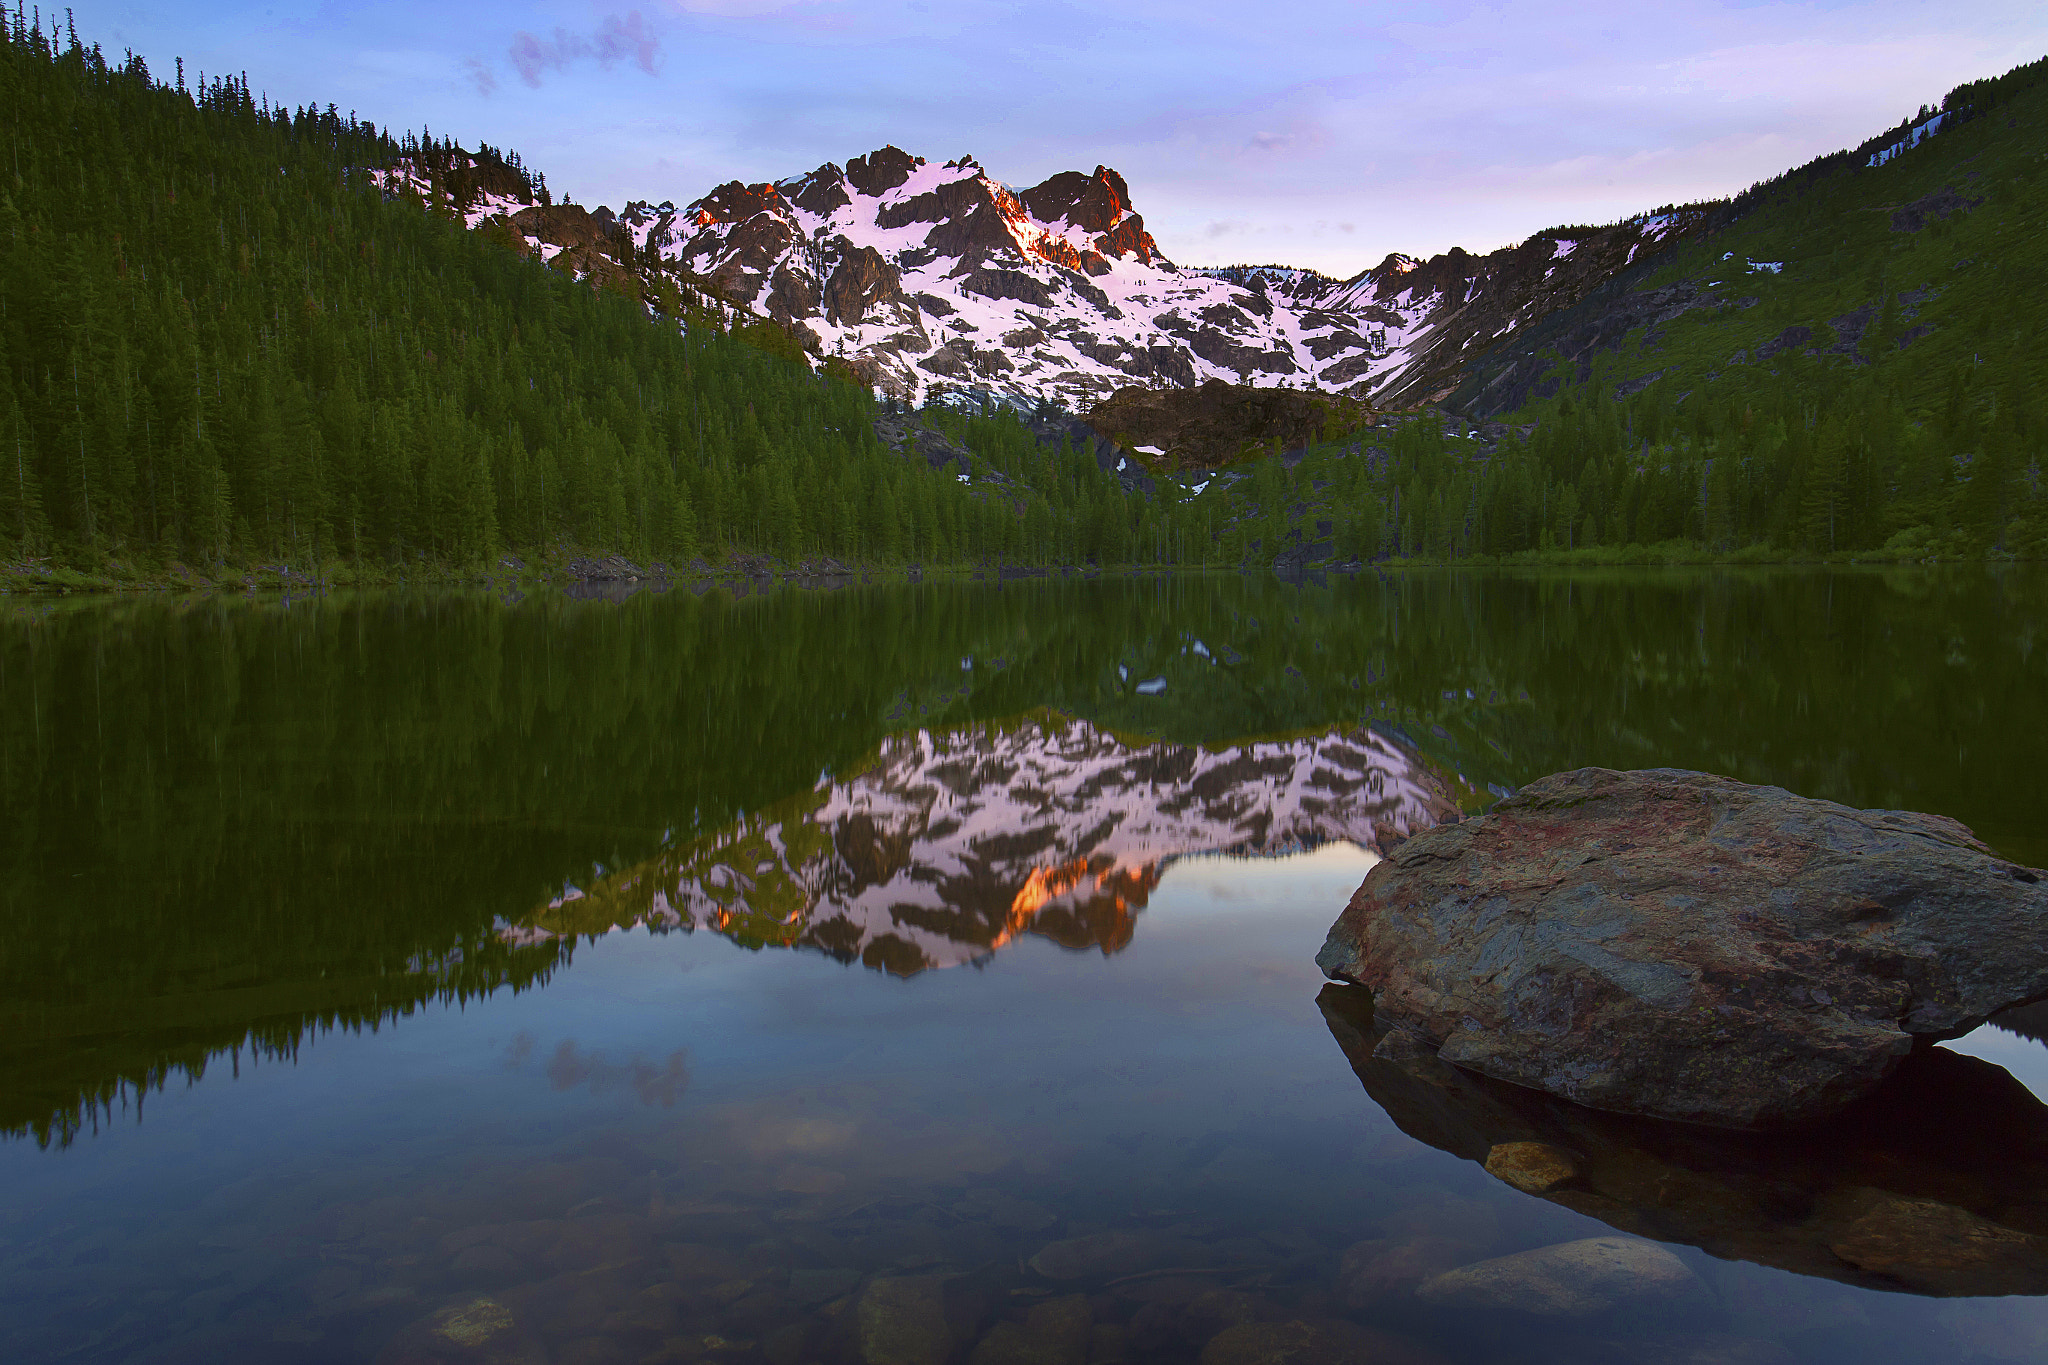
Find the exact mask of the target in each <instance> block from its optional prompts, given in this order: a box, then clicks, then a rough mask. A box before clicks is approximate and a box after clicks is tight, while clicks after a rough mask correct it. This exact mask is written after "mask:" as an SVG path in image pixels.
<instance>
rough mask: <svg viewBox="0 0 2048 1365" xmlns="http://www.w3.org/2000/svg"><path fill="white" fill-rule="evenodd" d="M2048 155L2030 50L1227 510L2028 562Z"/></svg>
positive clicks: (1345, 537) (2036, 540)
mask: <svg viewBox="0 0 2048 1365" xmlns="http://www.w3.org/2000/svg"><path fill="white" fill-rule="evenodd" d="M2044 146H2048V61H2042V62H2035V63H2033V64H2031V65H2028V66H2024V67H2021V68H2018V69H2017V70H2015V71H2013V72H2010V73H2008V74H2007V75H2005V76H2003V77H2000V78H1997V79H1995V80H1986V81H1977V82H1972V83H1971V84H1968V85H1964V86H1961V87H1958V88H1957V89H1956V90H1954V91H1952V92H1950V94H1949V95H1948V97H1947V98H1946V99H1945V100H1944V101H1943V103H1942V107H1941V108H1940V109H1939V110H1936V109H1922V110H1921V111H1920V112H1919V114H1918V115H1917V116H1916V117H1914V118H1912V119H1909V120H1907V121H1906V122H1905V123H1903V124H1901V125H1900V126H1899V127H1898V128H1895V129H1893V130H1891V131H1890V132H1888V133H1886V134H1883V135H1881V136H1879V137H1876V138H1873V139H1871V140H1870V141H1869V142H1867V143H1865V144H1864V145H1863V146H1861V147H1858V148H1855V149H1852V150H1850V151H1845V152H1839V153H1836V154H1833V155H1831V156H1827V157H1822V158H1820V159H1818V160H1816V161H1815V162H1813V163H1811V164H1810V165H1808V166H1805V167H1801V168H1800V169H1798V170H1795V171H1792V172H1788V173H1787V174H1785V175H1783V176H1781V177H1778V178H1777V179H1776V180H1773V181H1770V182H1767V183H1765V184H1762V185H1758V186H1756V187H1754V188H1753V189H1751V190H1750V191H1748V192H1746V193H1745V194H1743V195H1740V196H1738V197H1737V198H1736V199H1735V200H1734V201H1732V202H1731V203H1730V205H1729V206H1728V208H1727V210H1726V213H1725V220H1726V221H1725V222H1724V224H1723V225H1722V226H1721V227H1719V228H1718V229H1717V230H1716V231H1714V232H1712V233H1709V234H1707V235H1705V236H1701V237H1698V238H1694V239H1692V240H1690V241H1687V242H1685V243H1682V244H1680V245H1678V246H1676V247H1674V248H1672V249H1670V250H1668V251H1666V252H1664V253H1662V254H1660V255H1659V256H1656V257H1654V258H1651V259H1649V260H1647V261H1645V262H1642V263H1639V264H1638V265H1637V266H1636V267H1635V268H1634V269H1633V270H1632V271H1631V272H1629V273H1628V274H1626V275H1623V276H1621V277H1618V278H1617V279H1615V280H1614V281H1612V282H1611V283H1610V284H1608V285H1607V286H1605V287H1603V288H1602V289H1600V290H1598V291H1596V292H1595V293H1594V294H1593V295H1592V296H1591V297H1589V298H1587V299H1586V300H1585V301H1584V302H1582V303H1581V304H1579V305H1578V306H1576V307H1574V308H1571V309H1568V310H1563V311H1561V312H1559V313H1557V314H1554V315H1552V316H1551V317H1550V318H1549V319H1547V320H1545V321H1544V322H1543V323H1541V324H1539V325H1538V326H1537V327H1535V328H1532V329H1530V333H1529V335H1528V336H1527V337H1526V338H1525V339H1524V340H1522V341H1521V342H1520V343H1519V344H1518V345H1517V346H1516V347H1515V348H1513V349H1502V350H1499V351H1496V352H1495V353H1494V354H1493V355H1491V356H1489V357H1487V358H1485V359H1484V360H1482V361H1481V362H1480V363H1479V364H1478V365H1477V366H1476V367H1475V368H1474V370H1473V372H1472V374H1471V377H1470V378H1469V379H1468V381H1467V383H1466V385H1465V387H1464V388H1463V389H1462V390H1461V391H1460V392H1459V393H1458V394H1456V395H1453V397H1452V398H1451V399H1450V400H1449V402H1448V404H1447V407H1449V408H1450V409H1451V410H1452V411H1453V412H1454V413H1455V414H1458V415H1456V416H1451V417H1449V418H1448V419H1445V420H1439V419H1438V418H1434V417H1432V418H1427V419H1425V420H1422V421H1415V422H1408V423H1405V424H1403V425H1401V426H1400V428H1399V430H1398V432H1397V433H1396V434H1394V435H1393V436H1392V437H1391V438H1390V439H1382V440H1379V441H1377V442H1374V441H1371V440H1368V441H1366V442H1362V443H1359V444H1358V445H1357V446H1355V447H1346V448H1331V449H1324V450H1319V451H1313V452H1310V455H1309V458H1308V459H1306V460H1304V461H1302V462H1301V463H1300V464H1298V465H1295V466H1293V467H1292V468H1286V467H1283V466H1279V465H1277V464H1276V465H1275V466H1274V467H1271V468H1263V469H1260V470H1258V471H1257V474H1256V477H1255V478H1254V479H1253V480H1252V481H1251V482H1250V483H1248V484H1245V485H1241V486H1240V489H1239V493H1240V499H1239V501H1240V510H1241V512H1242V513H1243V514H1245V515H1246V517H1247V521H1248V523H1249V524H1256V525H1260V526H1263V527H1264V528H1265V529H1266V530H1268V531H1269V532H1273V533H1278V534H1283V535H1287V536H1290V537H1291V538H1292V539H1294V540H1297V541H1301V542H1309V543H1311V544H1310V545H1309V547H1308V548H1307V549H1306V550H1304V551H1303V555H1304V557H1305V558H1316V557H1321V556H1323V555H1335V556H1337V557H1340V558H1345V557H1351V556H1357V557H1360V558H1364V559H1373V558H1380V557H1387V556H1420V557H1425V558H1432V559H1444V558H1450V559H1463V558H1468V557H1475V556H1494V555H1511V554H1519V553H1531V552H1535V553H1550V554H1564V553H1567V552H1570V553H1572V554H1574V555H1576V556H1577V557H1578V558H1582V559H1593V560H1600V559H1608V558H1637V559H1640V558H1644V557H1665V558H1698V557H1703V556H1708V555H1714V556H1721V555H1736V556H1740V557H1748V558H1756V559H1778V558H1784V557H1787V556H1808V555H1815V556H1828V555H1833V556H1882V557H1885V558H1891V559H1905V558H1926V557H1930V556H1935V557H1944V558H1948V557H1982V556H1987V555H1988V556H1992V557H1999V556H2021V557H2031V558H2038V557H2044V556H2048V497H2044V493H2048V490H2044V488H2043V486H2042V458H2043V454H2044V446H2048V330H2044V329H2048V312H2044V310H2043V308H2042V302H2043V300H2044V299H2048V175H2044V171H2048V166H2044V158H2043V156H2042V151H2041V149H2042V148H2043V147H2044ZM1354 451H1356V452H1358V453H1360V454H1363V455H1364V458H1363V459H1358V458H1344V457H1348V456H1351V455H1352V454H1353V452H1354Z"/></svg>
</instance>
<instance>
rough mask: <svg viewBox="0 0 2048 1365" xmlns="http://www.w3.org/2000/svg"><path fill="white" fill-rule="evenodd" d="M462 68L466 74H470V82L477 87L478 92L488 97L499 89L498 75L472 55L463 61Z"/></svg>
mask: <svg viewBox="0 0 2048 1365" xmlns="http://www.w3.org/2000/svg"><path fill="white" fill-rule="evenodd" d="M462 69H463V72H464V74H465V75H467V76H468V78H469V83H470V85H471V86H472V87H474V88H475V90H476V92H477V94H479V95H482V96H484V97H485V98H486V99H488V98H489V97H490V96H491V95H492V94H494V93H495V92H496V91H497V89H498V75H497V73H496V72H494V71H492V70H491V68H490V67H489V66H487V65H485V64H484V63H483V62H480V61H478V60H477V59H476V58H474V57H471V58H469V59H468V60H467V61H465V62H463V64H462Z"/></svg>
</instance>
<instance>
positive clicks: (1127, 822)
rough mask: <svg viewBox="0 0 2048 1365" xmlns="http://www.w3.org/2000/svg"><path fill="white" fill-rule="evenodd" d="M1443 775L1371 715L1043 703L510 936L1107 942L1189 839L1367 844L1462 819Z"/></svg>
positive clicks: (944, 956)
mask: <svg viewBox="0 0 2048 1365" xmlns="http://www.w3.org/2000/svg"><path fill="white" fill-rule="evenodd" d="M1457 813H1458V805H1457V802H1456V800H1455V796H1454V791H1453V781H1452V779H1449V778H1447V777H1444V776H1441V775H1439V774H1437V773H1436V772H1434V771H1432V770H1431V769H1429V768H1427V767H1426V766H1424V765H1423V764H1421V763H1420V762H1419V761H1418V760H1417V759H1416V758H1415V757H1414V756H1413V755H1411V754H1409V753H1408V752H1406V751H1405V750H1404V749H1402V748H1400V747H1399V746H1398V745H1396V744H1395V743H1394V742H1392V741H1391V740H1389V739H1388V738H1386V737H1385V736H1383V735H1380V734H1378V733H1375V732H1374V731H1372V730H1369V729H1362V728H1360V729H1351V728H1344V729H1336V730H1331V731H1329V732H1327V733H1324V734H1319V735H1311V736H1307V737H1302V738H1296V739H1290V740H1278V741H1269V742H1263V743H1246V744H1237V745H1230V746H1226V747H1220V748H1204V747H1200V746H1197V745H1192V744H1148V743H1133V742H1129V741H1126V740H1124V739H1122V738H1120V737H1118V736H1117V735H1116V734H1114V733H1113V732H1111V731H1108V730H1105V729H1101V728H1099V727H1097V726H1094V725H1091V724H1089V723H1088V722H1086V721H1082V720H1074V719H1069V718H1065V717H1059V716H1054V715H1039V716H1034V717H1029V718H1025V719H1021V720H1013V721H1009V722H1003V723H996V724H985V725H973V726H967V727H964V728H960V729H956V730H951V731H946V732H932V731H917V732H914V733H910V734H904V735H898V736H895V737H892V738H891V739H889V740H887V741H885V742H884V743H883V745H882V747H881V751H880V753H879V754H878V755H877V756H876V758H875V759H874V761H873V762H872V763H870V764H868V765H867V766H865V767H863V768H862V769H861V770H860V771H858V772H856V773H855V774H853V775H852V776H850V777H847V778H845V779H844V780H834V779H832V778H830V777H827V778H823V779H821V780H820V781H819V783H818V785H817V787H816V788H815V789H814V790H813V791H811V792H808V793H806V794H805V795H803V796H801V797H798V798H795V799H792V800H790V801H786V802H782V803H780V804H778V805H777V806H775V807H772V808H770V809H769V810H768V811H765V812H762V813H760V814H758V815H755V816H751V817H748V818H745V819H742V820H740V821H738V822H737V823H735V824H734V825H732V826H729V827H727V828H725V829H722V830H719V831H717V832H715V833H713V834H710V835H708V836H706V837H704V838H700V839H697V840H693V841H691V842H690V843H688V844H686V845H683V846H681V847H678V848H675V849H671V850H666V851H664V852H663V853H661V854H660V855H659V856H657V857H655V858H652V859H649V860H648V861H646V862H643V863H640V864H638V865H636V866H634V867H631V868H628V869H626V870H624V871H621V872H618V873H615V874H612V875H611V876H608V877H605V878H604V879H603V880H601V881H599V882H598V883H596V884H595V885H593V886H591V887H589V888H587V889H585V888H572V889H571V890H569V891H568V892H566V893H565V894H564V895H563V896H561V897H558V898H556V899H555V900H552V901H550V902H549V903H548V904H547V905H545V906H543V907H541V908H540V909H539V910H537V911H535V912H534V913H533V914H532V915H531V916H530V917H528V918H526V919H524V920H522V921H521V922H519V923H518V924H515V925H510V926H507V927H506V928H505V929H504V930H503V931H502V933H503V937H504V938H505V939H506V941H507V942H510V943H517V944H531V943H539V942H544V941H546V940H549V939H554V938H569V937H573V936H576V935H589V934H600V933H605V932H608V931H610V930H613V929H617V928H622V927H625V926H628V925H646V926H648V927H650V928H654V929H658V930H659V929H682V930H685V931H694V930H697V929H709V930H711V931H713V932H715V933H719V934H723V935H725V936H727V937H729V938H731V939H733V940H734V941H735V942H738V943H741V944H743V945H746V946H748V947H767V946H773V947H783V948H810V949H814V950H817V951H819V952H823V953H825V954H827V955H829V956H831V957H834V958H837V959H839V960H840V961H842V962H855V961H858V962H861V963H863V964H864V965H866V966H868V967H871V968H875V969H878V970H882V971H888V972H891V973H894V974H895V975H897V976H912V975H915V974H916V973H918V972H922V971H926V970H929V969H932V968H937V967H950V966H956V965H958V964H960V963H964V962H972V961H976V960H978V959H980V958H983V957H986V956H987V955H988V954H990V953H992V952H994V951H995V950H997V949H999V948H1001V947H1003V946H1004V945H1005V944H1008V943H1010V942H1012V941H1014V940H1015V939H1016V938H1017V937H1018V936H1019V935H1020V934H1036V935H1039V936H1041V937H1043V938H1048V939H1050V940H1052V941H1053V942H1055V943H1058V944H1060V945H1061V946H1062V947H1066V948H1072V949H1084V948H1091V947H1092V948H1097V949H1100V950H1101V951H1102V952H1103V953H1105V954H1107V953H1113V952H1116V951H1118V950H1120V949H1122V948H1123V947H1125V946H1126V945H1127V944H1129V943H1130V941H1131V935H1132V931H1133V921H1134V918H1135V916H1136V914H1137V912H1138V911H1139V910H1141V909H1143V908H1144V906H1145V902H1146V898H1147V897H1148V896H1149V895H1150V894H1151V891H1152V889H1153V888H1154V887H1156V886H1157V885H1158V883H1159V876H1160V873H1161V871H1162V870H1163V869H1164V868H1165V867H1166V865H1167V864H1169V863H1170V862H1172V861H1173V860H1174V859H1175V858H1178V857H1181V856H1184V855H1186V854H1190V853H1210V852H1232V853H1244V854H1275V853H1285V852H1292V851H1295V850H1299V849H1303V848H1313V847H1315V846H1316V845H1318V844H1323V843H1327V842H1330V841H1332V840H1339V839H1343V840H1349V841H1351V842H1353V843H1357V844H1360V845H1364V846H1367V847H1372V846H1376V845H1381V844H1384V843H1386V842H1387V841H1398V840H1401V839H1405V838H1407V837H1409V836H1410V835H1412V834H1415V833H1419V832H1420V831H1422V830H1424V829H1427V828H1429V827H1431V826H1433V825H1435V824H1438V823H1440V822H1442V821H1443V820H1445V819H1455V818H1456V817H1457Z"/></svg>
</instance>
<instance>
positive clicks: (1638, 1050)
mask: <svg viewBox="0 0 2048 1365" xmlns="http://www.w3.org/2000/svg"><path fill="white" fill-rule="evenodd" d="M1317 962H1318V963H1319V965H1321V966H1322V968H1323V970H1324V971H1325V972H1326V973H1327V974H1328V975H1330V976H1332V977H1335V978H1338V979H1341V980H1345V981H1351V982H1354V983H1357V984H1360V985H1364V986H1368V987H1370V988H1371V989H1372V990H1373V991H1374V993H1375V995H1376V997H1377V999H1378V1003H1379V1008H1380V1009H1381V1010H1382V1011H1383V1012H1384V1013H1385V1014H1387V1015H1388V1016H1389V1018H1390V1020H1391V1022H1394V1023H1396V1024H1397V1025H1399V1026H1401V1027H1403V1028H1406V1029H1408V1030H1411V1031H1412V1032H1413V1034H1414V1036H1415V1038H1416V1039H1418V1040H1419V1043H1418V1045H1420V1046H1425V1047H1427V1048H1428V1049H1429V1050H1430V1051H1432V1052H1433V1053H1434V1054H1435V1055H1436V1056H1437V1057H1438V1058H1440V1059H1441V1060H1443V1061H1445V1062H1447V1063H1450V1064H1452V1065H1455V1066H1459V1067H1462V1068H1465V1069H1466V1070H1469V1071H1474V1072H1478V1073H1479V1074H1482V1075H1486V1076H1491V1077H1493V1078H1494V1079H1496V1080H1502V1081H1509V1082H1512V1083H1514V1084H1516V1085H1522V1086H1527V1087H1530V1088H1532V1089H1536V1090H1542V1091H1546V1092H1548V1093H1551V1094H1554V1095H1559V1096H1562V1097H1564V1098H1566V1099H1570V1100H1573V1101H1575V1102H1578V1103H1581V1104H1586V1105H1590V1106H1592V1107H1595V1108H1599V1109H1607V1110H1612V1111H1615V1112H1618V1113H1629V1114H1643V1115H1649V1116H1653V1117H1658V1118H1666V1119H1676V1120H1682V1121H1685V1122H1690V1123H1699V1124H1709V1125H1714V1126H1719V1127H1725V1128H1736V1129H1768V1128H1782V1127H1788V1126H1793V1125H1797V1124H1799V1123H1803V1122H1811V1121H1814V1120H1817V1119H1820V1118H1824V1117H1826V1116H1827V1115H1829V1114H1832V1113H1835V1112H1837V1111H1838V1110H1840V1109H1841V1108H1843V1107H1844V1106H1845V1105H1847V1104H1849V1103H1851V1102H1853V1101H1854V1100H1856V1099H1858V1098H1860V1097H1861V1096H1863V1095H1866V1094H1868V1093H1869V1092H1870V1091H1872V1090H1873V1089H1875V1088H1876V1087H1877V1086H1878V1085H1879V1084H1880V1083H1881V1082H1882V1081H1883V1080H1884V1079H1885V1077H1887V1076H1888V1075H1890V1074H1891V1073H1892V1072H1893V1071H1894V1070H1896V1069H1897V1067H1898V1066H1899V1064H1900V1063H1901V1062H1902V1061H1903V1060H1904V1059H1905V1058H1906V1056H1907V1055H1908V1054H1909V1053H1911V1052H1912V1051H1913V1049H1914V1048H1915V1047H1916V1046H1917V1045H1924V1044H1926V1043H1931V1042H1933V1041H1936V1040H1938V1039H1942V1038H1952V1037H1955V1036H1957V1035H1958V1034H1961V1033H1965V1032H1968V1031H1969V1030H1971V1029H1973V1028H1976V1027H1977V1026H1978V1025H1980V1024H1982V1023H1983V1022H1984V1021H1985V1020H1986V1019H1987V1018H1988V1017H1989V1016H1990V1015H1991V1014H1992V1013H1994V1012H1995V1011H1997V1010H2000V1009H2003V1008H2005V1007H2007V1006H2010V1005H2015V1004H2021V1003H2024V1002H2027V1001H2030V1000H2035V999H2040V998H2043V997H2048V883H2044V882H2043V881H2042V877H2041V874H2039V873H2037V872H2035V871H2033V870H2031V869H2029V868H2024V867H2020V866H2017V865H2015V864H2013V863H2010V862H2007V861H2006V860H2004V859H2002V858H2000V857H1998V856H1997V855H1996V854H1994V853H1992V852H1991V851H1990V850H1989V849H1987V848H1985V847H1984V845H1983V844H1981V843H1979V842H1978V841H1977V840H1976V838H1975V837H1974V836H1972V835H1971V833H1970V832H1969V831H1968V830H1967V829H1965V828H1963V826H1961V825H1959V824H1957V823H1956V822H1955V821H1953V820H1948V819H1945V818H1943V817H1940V816H1934V815H1920V814H1914V813H1910V812H1903V811H1859V810H1852V809H1850V808H1849V807H1847V806H1840V805H1836V804H1834V803H1833V802H1829V801H1816V800H1810V799H1807V798H1804V797H1798V796H1794V795H1792V794H1791V793H1790V792H1786V791H1783V790H1781V789H1779V788H1776V787H1753V786H1749V785H1746V784H1744V783H1740V782H1736V781H1734V780H1733V779H1730V778H1724V777H1715V776H1712V775H1710V774H1706V773H1693V772H1681V771H1677V770H1672V769H1652V770H1648V771H1643V772H1629V773H1623V772H1612V771H1609V770H1607V769H1602V768H1585V769H1581V770H1579V771H1576V772H1570V773H1561V774H1558V775H1556V776H1553V777H1547V778H1544V779H1543V780H1542V781H1540V782H1535V783H1531V784H1530V785H1529V786H1527V787H1525V788H1523V789H1522V790H1521V792H1519V793H1518V794H1516V795H1515V796H1513V797H1511V798H1509V799H1508V800H1505V801H1503V802H1501V803H1500V804H1499V805H1497V806H1496V807H1494V809H1493V810H1492V811H1491V812H1490V813H1489V814H1487V815H1486V816H1484V817H1482V818H1480V819H1477V820H1472V821H1468V822H1466V823H1463V824H1459V825H1455V826H1447V827H1444V828H1439V829H1435V830H1432V831H1430V832H1429V833H1427V834H1425V835H1423V836H1421V837H1419V838H1417V839H1416V840H1414V841H1413V842H1411V843H1409V844H1407V845H1404V846H1403V847H1402V848H1400V849H1399V850H1397V851H1396V852H1395V853H1394V854H1393V856H1391V857H1390V858H1389V859H1388V860H1387V861H1386V862H1384V863H1382V864H1381V865H1379V866H1378V867H1376V868H1374V869H1373V871H1372V873H1371V875H1369V876H1368V877H1367V878H1366V880H1365V883H1364V885H1362V886H1361V887H1360V888H1359V890H1358V894H1357V895H1356V896H1354V897H1353V898H1352V901H1351V904H1350V905H1349V906H1348V907H1346V909H1345V911H1344V913H1343V915H1342V916H1341V917H1340V918H1339V919H1338V921H1337V923H1336V924H1335V925H1334V926H1333V927H1332V928H1331V931H1330V937H1329V941H1328V942H1327V943H1326V944H1325V945H1324V947H1323V950H1322V952H1321V953H1320V954H1319V955H1318V957H1317Z"/></svg>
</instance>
